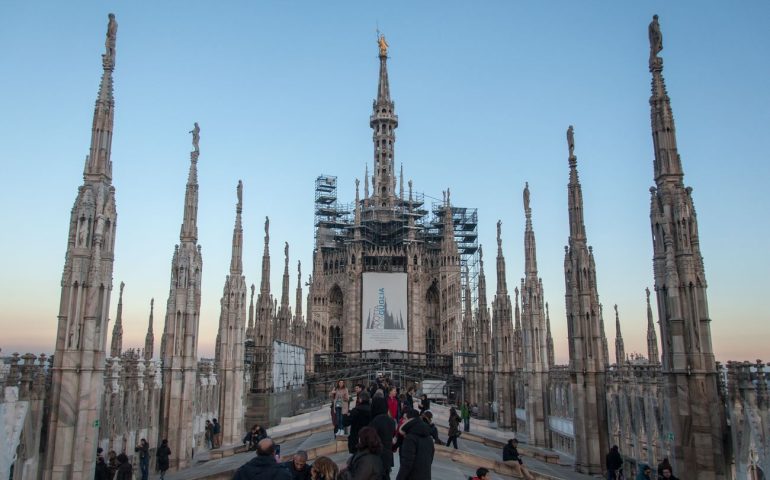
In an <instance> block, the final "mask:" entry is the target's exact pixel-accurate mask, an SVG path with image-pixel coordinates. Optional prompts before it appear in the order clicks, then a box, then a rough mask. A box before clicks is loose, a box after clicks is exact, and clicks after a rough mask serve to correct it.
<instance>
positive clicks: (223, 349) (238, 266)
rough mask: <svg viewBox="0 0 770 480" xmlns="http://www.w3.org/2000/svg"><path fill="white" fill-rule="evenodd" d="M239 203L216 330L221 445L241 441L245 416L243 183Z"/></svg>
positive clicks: (236, 207) (237, 191)
mask: <svg viewBox="0 0 770 480" xmlns="http://www.w3.org/2000/svg"><path fill="white" fill-rule="evenodd" d="M236 193H237V196H238V203H237V204H236V206H235V226H234V227H233V244H232V255H231V260H230V274H229V275H228V276H227V277H226V278H225V286H224V289H223V291H222V299H221V301H220V307H221V309H220V314H219V331H218V334H217V341H218V342H219V345H218V347H219V348H218V349H217V350H218V355H217V358H216V366H217V368H218V372H217V381H218V383H219V417H218V418H219V423H220V425H221V429H222V445H233V444H238V443H240V440H241V435H242V434H243V416H244V340H245V339H244V337H245V333H246V332H245V329H246V288H247V287H246V277H245V276H244V275H243V261H242V258H241V257H242V253H243V227H242V226H241V213H242V211H243V183H242V182H241V181H240V180H239V181H238V186H237V187H236Z"/></svg>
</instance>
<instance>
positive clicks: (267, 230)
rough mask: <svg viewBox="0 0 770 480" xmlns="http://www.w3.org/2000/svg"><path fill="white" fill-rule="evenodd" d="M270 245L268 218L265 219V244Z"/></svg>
mask: <svg viewBox="0 0 770 480" xmlns="http://www.w3.org/2000/svg"><path fill="white" fill-rule="evenodd" d="M268 243H270V217H267V216H266V217H265V244H268Z"/></svg>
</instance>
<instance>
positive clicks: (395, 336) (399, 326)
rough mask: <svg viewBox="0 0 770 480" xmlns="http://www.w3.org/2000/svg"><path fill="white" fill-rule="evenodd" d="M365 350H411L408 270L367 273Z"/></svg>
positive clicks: (364, 302) (363, 323)
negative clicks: (408, 339) (408, 315)
mask: <svg viewBox="0 0 770 480" xmlns="http://www.w3.org/2000/svg"><path fill="white" fill-rule="evenodd" d="M363 283H364V286H363V289H364V291H363V299H362V302H361V310H362V311H361V323H362V325H361V332H362V335H361V350H380V349H388V350H402V351H406V350H408V349H409V346H408V343H407V335H406V332H407V298H406V273H364V282H363Z"/></svg>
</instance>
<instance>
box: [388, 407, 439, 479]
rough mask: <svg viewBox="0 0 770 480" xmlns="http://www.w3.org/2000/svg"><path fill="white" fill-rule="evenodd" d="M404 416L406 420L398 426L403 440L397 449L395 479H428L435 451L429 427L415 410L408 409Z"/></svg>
mask: <svg viewBox="0 0 770 480" xmlns="http://www.w3.org/2000/svg"><path fill="white" fill-rule="evenodd" d="M406 416H407V419H408V420H407V421H406V422H405V423H404V424H403V425H401V428H400V430H401V433H403V435H404V440H403V443H402V444H401V448H399V450H398V455H399V460H400V463H401V466H400V467H399V469H398V475H397V476H396V480H430V472H431V465H433V453H434V452H435V447H434V446H433V439H432V438H431V436H430V428H429V427H428V425H427V424H426V423H425V422H423V421H422V420H420V418H419V414H418V413H417V410H414V409H412V410H409V411H408V412H406Z"/></svg>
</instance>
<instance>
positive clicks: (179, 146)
mask: <svg viewBox="0 0 770 480" xmlns="http://www.w3.org/2000/svg"><path fill="white" fill-rule="evenodd" d="M109 12H114V13H115V14H116V17H117V21H118V24H119V27H118V37H117V66H116V70H115V99H116V113H115V133H114V139H113V145H112V161H113V183H114V185H115V188H116V205H117V209H118V222H117V236H116V253H115V264H114V281H113V285H114V288H113V296H112V300H111V307H110V310H111V318H112V319H114V318H115V310H116V307H117V303H118V302H117V300H118V298H117V292H118V286H119V284H120V282H125V283H126V287H125V293H124V298H123V303H124V307H123V325H124V326H123V329H124V343H123V345H124V348H130V347H141V346H143V344H144V335H145V332H146V329H147V318H148V314H149V304H150V298H153V297H154V298H155V300H156V302H155V304H156V309H155V338H156V340H157V341H156V347H155V348H156V353H157V349H158V344H159V342H160V337H161V332H162V325H163V318H164V315H165V304H166V300H167V297H168V292H169V279H170V266H171V256H172V253H173V250H174V245H175V244H177V243H178V242H179V227H180V224H181V221H182V206H183V197H184V188H185V181H186V178H187V170H188V168H189V152H190V150H191V138H190V135H189V134H188V131H189V130H191V128H192V125H193V122H199V124H200V128H201V134H200V135H201V140H200V150H201V154H200V160H199V181H200V204H199V218H198V230H199V242H200V244H201V245H202V251H203V262H204V269H203V297H202V305H201V324H200V342H199V354H200V355H201V356H211V355H213V350H214V347H213V345H214V339H215V337H216V329H217V323H218V319H219V299H220V297H221V295H222V288H223V286H224V281H225V276H226V275H227V272H228V269H229V264H230V261H229V259H230V253H231V239H232V228H233V221H234V216H235V208H234V207H235V202H236V195H235V187H236V184H237V182H238V180H239V179H241V180H243V184H244V212H243V216H244V220H243V221H244V244H245V245H244V249H245V253H244V269H245V275H246V279H247V282H248V283H249V284H252V283H254V284H256V285H259V282H260V278H259V277H260V268H261V255H262V247H263V222H264V217H265V216H270V225H271V232H270V234H271V235H270V238H271V245H270V247H271V251H272V253H273V257H272V268H273V269H272V274H271V283H272V286H273V294H274V295H275V296H277V297H280V285H281V275H282V273H283V272H282V270H283V248H282V247H283V243H284V241H288V242H289V244H290V257H291V267H290V273H291V277H290V278H291V280H290V298H291V299H292V302H293V300H294V289H295V288H296V274H295V272H296V270H295V269H296V263H295V262H296V261H297V260H301V261H302V264H303V266H304V267H303V277H304V278H307V274H308V273H310V272H309V269H308V267H309V266H311V265H312V262H311V259H312V248H313V195H314V192H313V183H314V180H315V178H316V176H318V175H321V174H329V175H336V176H338V182H339V195H340V201H342V202H351V201H352V200H353V197H354V192H355V189H354V182H355V179H356V178H359V179H363V175H364V168H365V166H366V165H367V164H369V165H370V169H371V163H372V158H373V147H372V143H371V130H370V128H369V122H368V118H369V115H370V113H371V101H372V99H373V98H374V96H375V94H376V88H377V72H378V60H377V45H376V41H375V35H376V30H377V28H379V29H380V30H381V31H382V32H383V33H384V34H385V35H386V37H387V40H388V43H389V44H390V51H389V56H390V59H389V62H388V69H389V75H390V87H391V95H392V97H393V99H394V101H395V104H396V113H397V114H398V115H399V127H398V129H397V131H396V143H395V160H396V162H397V164H400V165H403V169H404V175H405V177H406V178H407V179H413V181H414V188H415V190H416V191H418V192H424V193H425V195H426V196H428V197H432V198H435V199H440V198H441V192H442V190H445V189H446V188H447V187H449V188H451V191H452V202H453V204H454V205H457V206H465V207H477V208H478V209H479V231H480V242H481V243H482V245H484V246H485V247H487V248H486V252H487V253H486V261H485V266H486V276H487V279H488V291H489V298H488V300H489V301H490V302H491V299H492V298H491V297H492V295H493V293H494V290H495V273H494V265H495V262H494V258H493V256H494V251H495V249H494V245H495V224H496V222H497V220H498V219H500V220H501V221H502V233H503V248H504V253H505V257H506V261H507V281H508V285H509V288H510V289H511V290H512V289H513V286H515V285H518V283H519V281H520V278H521V277H522V276H523V269H524V258H523V257H524V250H523V237H524V212H523V207H522V200H521V199H522V189H523V187H524V182H529V185H530V189H531V206H532V210H533V223H534V228H535V233H536V237H537V253H538V266H539V272H540V275H541V277H542V279H543V285H544V290H545V297H546V300H547V301H548V302H549V303H550V311H551V324H552V330H553V336H554V341H555V345H556V359H557V362H561V363H565V362H566V361H567V325H566V318H565V315H564V268H563V260H564V257H563V255H564V245H565V244H566V242H567V237H568V222H567V190H566V184H567V181H568V164H567V145H566V139H565V131H566V129H567V126H568V125H574V127H575V143H576V148H575V153H576V155H577V157H578V168H579V171H580V178H581V181H582V185H583V195H584V208H585V223H586V230H587V236H588V241H589V244H591V245H592V246H593V248H594V255H595V258H596V264H597V279H598V290H599V297H600V301H601V302H602V303H603V304H604V311H605V323H606V326H607V336H608V340H609V344H610V355H611V358H614V355H613V353H612V352H613V351H614V337H615V327H614V324H615V322H614V318H613V313H612V305H615V304H617V305H618V309H619V312H620V322H621V326H622V333H623V338H624V339H625V349H626V352H640V353H643V354H646V340H645V339H646V325H647V321H646V305H645V293H644V290H645V288H646V287H650V288H652V286H653V278H652V261H651V258H652V242H651V235H650V223H649V187H650V186H651V185H652V184H653V179H652V174H653V172H652V158H653V151H652V138H651V135H650V120H649V118H650V114H649V103H648V102H649V96H650V74H649V72H648V67H647V59H648V55H649V45H648V39H647V25H648V24H649V22H650V20H651V17H652V15H653V14H655V13H657V14H659V15H660V25H661V30H662V32H663V43H664V50H663V51H662V53H661V56H662V58H663V59H664V62H665V63H664V67H665V69H664V76H665V79H666V83H667V87H668V92H669V95H670V97H671V101H672V107H673V111H674V117H675V121H676V126H677V139H678V145H679V151H680V154H681V157H682V164H683V167H684V170H685V183H686V184H687V185H689V186H692V187H693V197H694V201H695V208H696V212H697V215H698V223H699V228H700V244H701V249H702V253H703V256H704V262H705V268H706V278H707V281H708V297H709V309H710V316H711V319H712V324H711V325H712V336H713V344H714V350H715V352H716V356H717V359H718V360H722V361H724V360H728V359H732V360H754V359H756V358H758V357H762V356H763V353H764V352H765V351H766V344H767V341H768V339H770V307H768V303H767V302H766V301H765V298H764V297H765V296H766V295H767V292H768V291H770V280H768V275H767V270H768V267H769V266H770V253H768V251H769V250H768V248H767V245H766V242H767V239H768V238H770V224H769V223H768V221H767V218H768V215H767V209H768V207H769V206H770V189H768V188H767V185H768V180H770V166H769V165H770V161H769V160H770V158H768V145H767V138H768V136H767V133H766V131H767V125H768V124H770V90H768V88H767V79H768V78H770V30H768V29H767V23H768V20H770V3H768V2H760V1H745V2H739V3H733V4H729V7H728V6H727V4H725V3H724V2H715V1H694V0H693V1H678V2H670V1H652V0H651V1H645V2H611V1H585V2H573V1H550V2H534V1H532V2H523V1H516V2H514V1H489V2H460V1H440V2H439V1H435V2H431V1H426V2H408V1H404V2H401V1H392V2H370V1H349V2H344V1H340V2H309V1H308V2H299V1H297V2H280V1H266V2H249V1H230V2H198V1H193V2H191V1H185V2H181V1H164V2H125V1H124V2H121V1H81V2H76V3H72V2H57V1H50V2H40V1H21V0H5V1H3V2H0V112H2V115H0V145H2V149H1V150H0V165H2V174H0V182H1V184H2V188H0V204H2V205H3V206H4V208H3V209H2V213H0V221H1V222H2V224H3V225H4V228H2V229H0V291H1V292H2V294H0V332H1V333H0V348H2V354H7V353H10V352H14V351H18V352H24V351H32V352H51V351H53V347H54V342H55V330H56V323H57V318H56V316H57V314H58V303H59V298H60V293H61V292H60V289H61V285H60V284H61V274H62V268H63V265H64V254H65V252H66V240H67V233H68V228H69V219H70V210H71V208H72V205H73V202H74V200H75V196H76V193H77V188H78V186H79V185H81V184H82V169H83V161H84V158H85V155H86V154H87V153H88V147H89V144H90V129H91V122H92V116H93V105H94V103H93V102H94V100H95V99H96V93H97V88H98V83H99V78H100V75H101V73H102V69H101V54H102V53H103V51H104V35H105V31H106V26H107V14H108V13H109ZM305 293H306V292H305ZM653 301H654V299H653ZM303 309H304V308H303ZM656 321H657V312H656ZM110 328H111V327H110ZM765 360H767V359H765Z"/></svg>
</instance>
